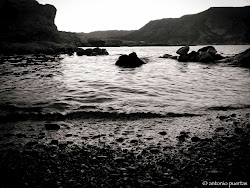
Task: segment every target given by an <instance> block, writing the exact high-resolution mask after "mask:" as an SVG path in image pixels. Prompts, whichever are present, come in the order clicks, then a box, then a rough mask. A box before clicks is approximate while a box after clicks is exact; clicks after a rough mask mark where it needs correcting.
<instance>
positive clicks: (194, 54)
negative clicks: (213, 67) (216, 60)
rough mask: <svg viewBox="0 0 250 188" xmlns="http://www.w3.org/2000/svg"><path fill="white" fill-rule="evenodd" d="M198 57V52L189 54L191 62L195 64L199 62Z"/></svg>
mask: <svg viewBox="0 0 250 188" xmlns="http://www.w3.org/2000/svg"><path fill="white" fill-rule="evenodd" d="M198 55H199V53H198V52H196V51H192V52H190V53H189V54H188V58H189V61H193V62H196V61H198Z"/></svg>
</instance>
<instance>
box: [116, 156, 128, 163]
mask: <svg viewBox="0 0 250 188" xmlns="http://www.w3.org/2000/svg"><path fill="white" fill-rule="evenodd" d="M114 161H115V162H117V163H123V162H124V161H126V160H125V158H124V157H115V158H114Z"/></svg>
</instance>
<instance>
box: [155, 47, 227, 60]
mask: <svg viewBox="0 0 250 188" xmlns="http://www.w3.org/2000/svg"><path fill="white" fill-rule="evenodd" d="M188 51H189V46H185V47H182V48H180V49H179V50H177V52H176V53H178V54H181V55H180V56H179V57H177V60H178V61H180V62H202V63H211V62H215V61H218V60H221V59H224V57H223V56H222V55H220V54H217V50H216V49H215V48H214V47H213V46H206V47H203V48H201V49H199V50H198V51H197V52H196V51H192V52H190V53H189V54H187V52H188ZM173 57H174V56H172V55H169V54H165V55H164V56H162V57H160V58H172V59H173Z"/></svg>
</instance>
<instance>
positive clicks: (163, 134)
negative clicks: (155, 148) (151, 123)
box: [159, 131, 167, 136]
mask: <svg viewBox="0 0 250 188" xmlns="http://www.w3.org/2000/svg"><path fill="white" fill-rule="evenodd" d="M159 134H160V135H162V136H165V135H167V132H166V131H161V132H159Z"/></svg>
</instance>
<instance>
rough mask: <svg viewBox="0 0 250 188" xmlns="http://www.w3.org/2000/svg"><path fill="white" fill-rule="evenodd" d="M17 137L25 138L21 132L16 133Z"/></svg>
mask: <svg viewBox="0 0 250 188" xmlns="http://www.w3.org/2000/svg"><path fill="white" fill-rule="evenodd" d="M16 136H17V138H26V137H27V136H26V134H22V133H18V134H17V135H16Z"/></svg>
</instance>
